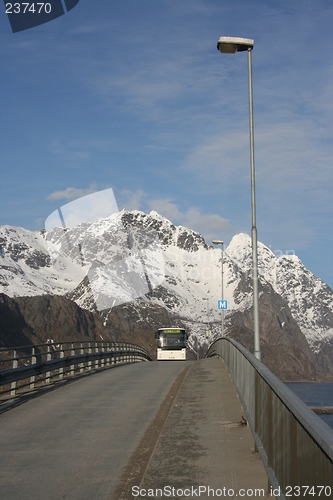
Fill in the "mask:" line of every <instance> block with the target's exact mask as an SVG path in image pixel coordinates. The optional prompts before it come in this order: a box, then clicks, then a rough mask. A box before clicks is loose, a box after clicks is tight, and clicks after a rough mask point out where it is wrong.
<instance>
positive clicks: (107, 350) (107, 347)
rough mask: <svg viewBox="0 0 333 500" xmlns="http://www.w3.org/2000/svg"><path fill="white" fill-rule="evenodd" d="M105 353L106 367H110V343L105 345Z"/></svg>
mask: <svg viewBox="0 0 333 500" xmlns="http://www.w3.org/2000/svg"><path fill="white" fill-rule="evenodd" d="M106 352H107V353H108V357H107V358H106V366H110V342H107V343H106Z"/></svg>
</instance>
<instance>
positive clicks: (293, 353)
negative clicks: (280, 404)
mask: <svg viewBox="0 0 333 500" xmlns="http://www.w3.org/2000/svg"><path fill="white" fill-rule="evenodd" d="M259 289H260V299H259V321H260V344H261V359H262V362H263V363H264V364H265V365H266V366H267V367H268V368H269V369H270V370H271V371H272V372H273V373H274V374H275V375H276V376H277V377H279V378H280V379H281V380H284V381H289V380H299V381H302V380H319V379H325V378H326V373H325V370H323V368H322V367H320V366H319V364H318V363H317V362H316V359H315V356H314V354H313V352H312V351H311V349H310V347H309V344H308V343H307V341H306V338H305V336H304V335H303V333H302V332H301V330H300V328H299V326H298V324H297V322H296V321H295V320H294V318H293V317H292V314H291V311H290V308H289V307H288V305H287V303H286V302H285V301H284V300H283V299H282V297H281V296H280V295H278V294H277V293H276V292H274V290H273V288H272V287H271V286H270V285H266V286H265V287H263V286H260V287H259ZM226 333H227V335H228V336H230V337H232V338H233V339H235V340H237V342H239V343H240V344H242V345H243V346H244V347H246V348H247V349H248V350H249V351H250V352H252V353H253V352H254V332H253V309H252V308H250V309H247V310H246V311H244V312H240V311H237V312H235V313H233V314H232V315H231V316H230V317H229V318H228V324H227V331H226Z"/></svg>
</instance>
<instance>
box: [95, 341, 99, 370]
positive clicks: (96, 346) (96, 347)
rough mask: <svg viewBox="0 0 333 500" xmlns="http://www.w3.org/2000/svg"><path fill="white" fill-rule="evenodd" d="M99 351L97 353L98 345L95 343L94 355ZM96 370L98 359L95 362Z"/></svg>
mask: <svg viewBox="0 0 333 500" xmlns="http://www.w3.org/2000/svg"><path fill="white" fill-rule="evenodd" d="M98 352H99V351H98V344H97V342H95V353H96V354H97V353H98ZM97 368H98V358H97V359H96V360H95V369H97Z"/></svg>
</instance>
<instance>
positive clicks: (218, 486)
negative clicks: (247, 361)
mask: <svg viewBox="0 0 333 500" xmlns="http://www.w3.org/2000/svg"><path fill="white" fill-rule="evenodd" d="M243 415H244V412H243V410H242V406H241V403H240V400H239V398H238V396H237V392H236V390H235V387H234V385H233V382H232V380H231V377H230V375H229V372H228V370H227V368H226V367H225V365H224V363H223V362H222V361H221V360H220V359H218V358H210V359H204V360H201V361H199V362H194V363H192V365H191V368H190V370H189V371H188V373H187V376H186V378H185V380H184V382H183V384H182V386H181V388H180V390H179V392H178V396H177V398H176V400H175V403H174V404H173V407H172V409H171V411H170V414H169V416H168V418H167V420H166V423H165V425H164V428H163V430H162V432H161V435H160V437H159V440H158V442H157V444H156V447H155V450H154V453H153V456H152V459H151V461H150V464H149V465H148V467H147V470H146V473H145V476H144V479H143V481H142V483H141V488H142V489H145V490H146V491H142V495H144V493H147V496H148V490H149V489H153V490H156V489H158V488H159V489H163V488H164V487H165V486H169V487H171V488H172V487H174V488H175V492H176V493H177V491H176V490H177V489H180V491H179V492H178V495H176V497H172V498H188V497H189V493H190V492H191V496H190V498H192V497H193V498H195V496H196V494H197V495H198V496H199V486H202V487H206V488H207V490H206V494H205V490H204V488H202V489H201V490H200V496H201V498H209V497H213V493H214V494H215V497H216V496H223V497H231V496H232V495H231V494H232V491H231V490H234V492H235V495H237V496H241V495H242V494H243V491H240V490H241V489H242V488H243V489H245V490H248V489H250V490H256V489H262V490H264V491H265V495H266V494H267V490H268V480H267V475H266V472H265V469H264V467H263V464H262V462H261V459H260V457H259V455H258V454H257V453H254V440H253V437H252V434H251V431H250V428H249V427H248V426H246V425H242V424H241V420H242V416H243ZM141 444H144V443H141ZM192 487H193V488H194V493H193V491H191V490H192ZM208 487H210V488H211V491H210V492H209V491H208ZM224 488H225V490H224ZM182 490H183V496H182V494H181V493H182ZM217 490H222V492H223V495H221V491H217ZM228 490H229V494H228ZM168 491H170V490H167V493H168ZM136 492H137V490H135V493H136ZM195 492H196V494H195ZM239 492H240V494H239ZM159 493H160V492H159V491H158V492H157V494H156V498H161V497H159V496H158V495H159ZM192 493H193V495H192ZM242 496H244V497H245V498H249V497H250V496H256V497H258V496H259V493H258V494H257V495H255V494H253V495H251V494H249V495H242ZM262 497H263V495H262ZM137 498H141V495H140V496H137ZM142 498H143V496H142Z"/></svg>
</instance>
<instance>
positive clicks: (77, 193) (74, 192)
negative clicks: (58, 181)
mask: <svg viewBox="0 0 333 500" xmlns="http://www.w3.org/2000/svg"><path fill="white" fill-rule="evenodd" d="M96 191H97V186H96V183H94V182H93V183H92V184H91V185H90V187H89V188H87V189H78V188H74V187H68V188H66V189H64V190H63V191H54V192H53V193H51V194H49V195H48V197H47V199H48V200H51V201H55V200H67V201H71V200H76V199H77V198H82V196H87V195H88V194H92V193H95V192H96Z"/></svg>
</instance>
